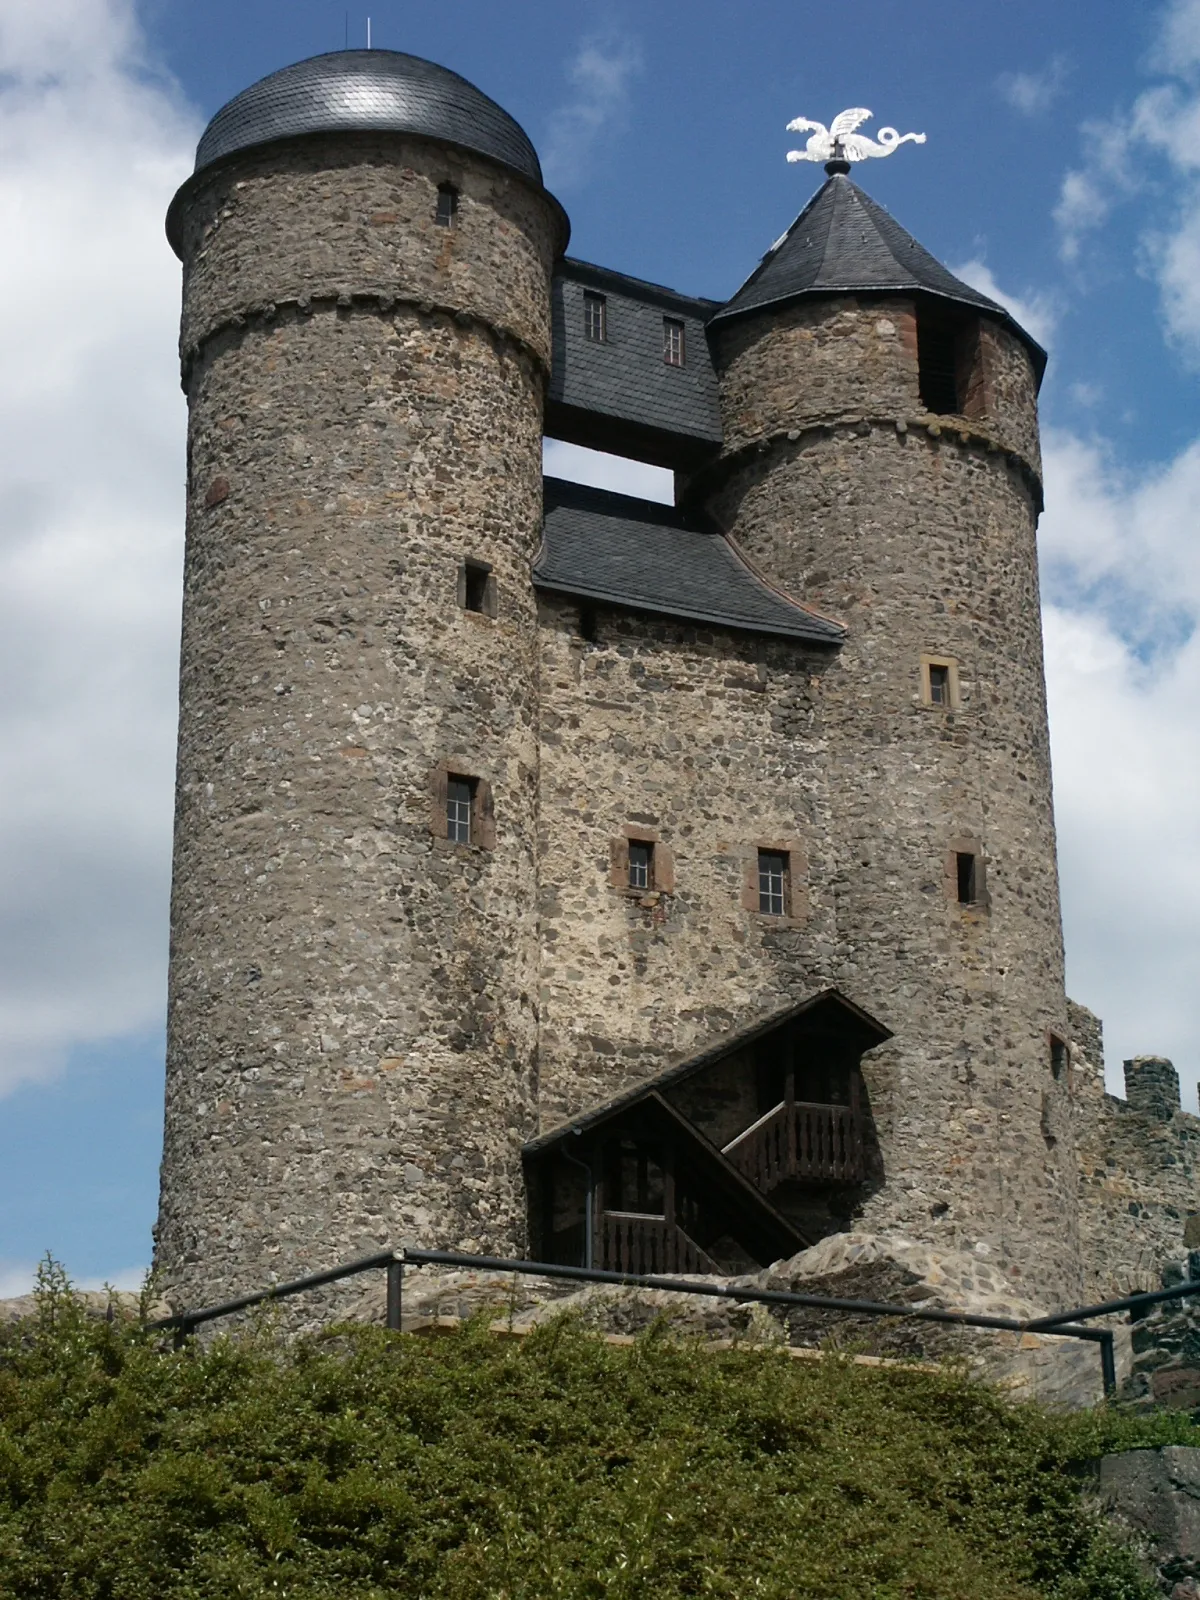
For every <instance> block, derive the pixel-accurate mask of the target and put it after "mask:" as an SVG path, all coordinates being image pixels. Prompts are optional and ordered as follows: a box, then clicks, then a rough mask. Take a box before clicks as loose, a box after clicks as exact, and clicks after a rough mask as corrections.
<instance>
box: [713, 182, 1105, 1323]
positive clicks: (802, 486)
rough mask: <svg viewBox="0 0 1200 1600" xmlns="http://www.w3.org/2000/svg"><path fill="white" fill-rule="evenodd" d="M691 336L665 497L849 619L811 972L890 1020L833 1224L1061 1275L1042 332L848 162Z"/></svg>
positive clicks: (831, 685) (1066, 1140)
mask: <svg viewBox="0 0 1200 1600" xmlns="http://www.w3.org/2000/svg"><path fill="white" fill-rule="evenodd" d="M709 339H710V344H711V347H712V350H713V355H714V359H715V362H716V366H717V370H718V374H719V379H720V386H721V408H722V416H723V424H724V436H725V442H724V448H723V451H722V453H721V456H720V459H719V461H718V462H717V463H716V464H715V466H713V467H711V468H709V469H707V470H706V471H705V473H704V474H702V475H701V477H700V478H698V479H696V480H695V481H694V482H693V483H692V485H691V486H690V493H691V495H692V497H693V498H696V499H702V500H703V501H704V502H705V503H706V505H707V508H708V509H709V511H710V512H711V513H712V514H714V515H715V516H716V518H717V520H718V521H719V522H720V524H721V525H722V526H723V527H724V528H725V529H727V530H728V531H729V532H730V533H731V534H732V536H733V537H734V538H735V539H736V541H737V542H738V543H739V544H740V546H741V547H742V549H743V550H745V551H746V552H747V553H748V554H749V555H750V556H751V557H752V558H753V559H754V560H755V561H756V562H757V563H758V564H759V565H760V566H761V567H762V568H764V569H765V570H766V572H767V573H768V574H769V575H771V576H772V577H773V578H775V579H776V580H777V581H779V582H780V583H782V584H783V585H784V586H785V587H786V588H787V589H789V590H790V591H791V592H792V593H794V594H796V595H798V596H800V597H802V598H803V599H804V600H805V601H808V602H810V603H812V604H814V605H815V606H817V607H818V608H820V609H822V610H826V611H827V612H828V613H829V614H831V615H832V616H834V617H836V618H838V620H839V621H841V622H843V623H845V624H846V625H847V627H848V630H849V635H848V640H847V643H846V645H845V647H844V648H843V649H842V650H841V651H840V652H839V653H838V654H837V656H836V657H835V658H833V659H832V660H831V662H830V665H829V667H828V669H827V670H826V671H825V673H824V674H823V677H822V680H821V685H820V702H821V716H822V718H823V728H824V737H825V741H826V744H825V748H826V751H827V770H826V778H827V782H828V785H829V794H830V804H831V811H832V816H833V819H834V820H833V827H834V834H835V838H834V844H835V850H836V855H837V872H836V880H835V883H834V886H833V889H834V894H833V898H834V904H835V909H836V921H837V931H836V943H837V949H838V951H839V959H838V969H837V972H836V976H835V981H836V982H837V983H838V984H839V985H840V986H841V987H842V988H843V989H844V991H845V992H846V993H847V994H848V995H850V996H851V997H852V998H853V999H854V1000H856V1001H857V1002H859V1003H860V1004H862V1005H863V1006H865V1007H866V1008H867V1009H868V1010H869V1011H870V1012H871V1013H872V1014H873V1015H875V1016H877V1017H879V1018H880V1020H881V1021H882V1022H884V1023H885V1024H886V1025H887V1026H888V1027H889V1028H891V1029H892V1030H893V1033H894V1035H895V1038H894V1040H893V1041H892V1043H890V1044H889V1045H887V1046H884V1047H883V1048H882V1049H880V1050H879V1051H877V1052H875V1053H874V1054H873V1055H872V1056H871V1057H869V1058H868V1060H867V1062H866V1063H864V1065H865V1068H866V1072H867V1086H868V1090H869V1094H870V1102H871V1114H872V1116H873V1119H874V1123H875V1127H876V1130H877V1133H878V1143H879V1149H880V1152H881V1157H882V1162H883V1171H882V1172H881V1173H880V1174H878V1186H877V1188H876V1192H875V1194H874V1197H873V1198H872V1199H871V1200H869V1201H868V1202H867V1205H866V1208H865V1212H864V1214H863V1215H862V1217H861V1219H860V1221H859V1222H858V1223H857V1224H856V1225H857V1226H863V1227H867V1228H870V1229H871V1230H873V1231H877V1232H884V1231H899V1232H903V1233H907V1234H909V1235H910V1236H915V1237H918V1238H922V1239H927V1240H929V1241H931V1242H941V1243H943V1244H945V1245H946V1247H948V1248H959V1249H962V1248H975V1249H978V1250H979V1252H980V1253H981V1254H983V1255H985V1256H986V1255H991V1256H992V1257H993V1258H994V1259H999V1260H1002V1261H1003V1262H1004V1263H1005V1267H1006V1270H1008V1271H1009V1272H1010V1273H1011V1274H1012V1276H1013V1277H1014V1279H1018V1280H1019V1281H1026V1282H1028V1287H1029V1288H1030V1290H1031V1291H1036V1292H1038V1293H1042V1294H1043V1295H1044V1296H1045V1297H1046V1298H1047V1299H1048V1300H1049V1301H1050V1302H1051V1303H1053V1302H1055V1301H1058V1300H1060V1299H1061V1298H1062V1297H1063V1296H1066V1297H1067V1298H1069V1297H1070V1295H1071V1294H1072V1293H1074V1292H1075V1291H1076V1289H1077V1288H1078V1277H1079V1256H1078V1240H1077V1225H1076V1198H1075V1182H1076V1180H1075V1172H1074V1160H1073V1154H1074V1153H1073V1148H1072V1139H1071V1130H1070V1124H1069V1118H1068V1115H1067V1099H1066V1096H1067V1083H1066V1081H1065V1079H1066V1075H1067V1070H1068V1060H1069V1050H1068V1048H1067V1034H1066V1029H1067V1018H1066V1010H1067V1007H1066V996H1065V993H1064V988H1063V961H1062V936H1061V921H1060V913H1059V899H1058V879H1057V865H1056V859H1055V840H1054V821H1053V812H1052V803H1051V786H1050V758H1049V740H1048V732H1047V723H1046V702H1045V691H1044V684H1043V673H1042V646H1041V623H1040V612H1039V603H1038V576H1037V558H1036V549H1035V529H1036V524H1037V517H1038V512H1039V510H1040V507H1041V481H1040V460H1039V453H1038V425H1037V390H1038V383H1039V380H1040V377H1041V373H1042V369H1043V366H1044V362H1045V357H1044V354H1043V352H1042V351H1041V350H1040V349H1039V347H1038V346H1037V345H1036V344H1035V343H1034V342H1033V341H1032V340H1031V339H1030V338H1029V336H1028V335H1027V334H1025V333H1024V332H1023V330H1022V329H1020V328H1019V327H1018V326H1017V325H1016V324H1015V323H1014V322H1013V320H1012V318H1011V317H1010V316H1009V315H1008V314H1007V313H1006V312H1005V311H1004V310H1003V309H1002V308H1001V307H1000V306H998V305H996V304H994V303H993V302H992V301H990V300H988V299H987V298H986V297H984V296H982V295H980V294H978V293H977V292H976V291H974V290H973V289H971V288H969V287H968V286H967V285H966V284H964V283H961V282H959V281H958V280H957V279H956V278H954V277H953V276H952V275H951V274H950V273H949V272H947V271H946V269H945V268H944V267H943V266H941V265H940V263H938V262H937V261H936V260H935V259H934V258H933V257H932V256H930V255H929V254H928V252H926V251H925V250H923V249H922V248H921V246H920V245H919V244H917V242H916V240H914V239H913V238H911V236H910V235H908V234H907V233H906V232H905V231H904V230H903V229H902V228H900V227H899V226H898V224H897V223H895V222H894V221H893V219H892V218H891V217H890V216H889V215H888V214H887V213H886V212H885V211H883V210H882V208H880V207H879V206H877V205H876V204H875V203H874V202H873V201H871V200H870V199H869V198H868V197H867V196H866V195H865V194H863V193H862V191H861V190H860V189H858V188H857V187H856V186H855V185H854V184H853V183H852V182H851V181H850V179H849V178H848V177H847V176H846V174H845V170H834V171H832V172H831V176H830V178H829V181H828V182H827V183H826V184H825V186H824V187H823V188H822V190H821V191H820V192H819V193H818V195H817V196H816V197H815V198H814V200H813V201H812V203H811V204H810V205H809V206H808V207H807V208H806V209H805V211H804V212H802V213H801V215H800V217H799V218H798V219H797V221H796V222H795V224H794V225H793V226H792V228H791V229H790V230H789V231H788V233H787V234H786V235H785V236H784V238H783V239H782V240H781V241H780V242H779V244H778V245H777V246H775V247H774V249H773V250H772V251H771V252H770V254H769V255H768V256H767V257H766V258H765V259H764V261H763V263H762V264H761V265H760V267H759V268H758V270H757V271H756V272H755V273H754V275H753V276H752V277H751V278H750V279H749V280H748V282H747V283H746V284H745V285H744V286H743V287H742V289H741V290H740V291H739V292H738V294H737V295H735V296H734V298H733V299H732V300H731V301H730V302H729V303H728V304H727V305H725V306H724V307H723V308H722V309H721V310H720V311H719V312H718V313H717V314H716V316H715V317H714V318H713V319H712V321H711V322H710V323H709ZM1022 1274H1023V1277H1020V1275H1022ZM1030 1279H1032V1280H1034V1281H1029V1280H1030Z"/></svg>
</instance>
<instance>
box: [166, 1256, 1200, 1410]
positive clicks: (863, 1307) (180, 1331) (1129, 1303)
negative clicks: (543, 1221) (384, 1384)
mask: <svg viewBox="0 0 1200 1600" xmlns="http://www.w3.org/2000/svg"><path fill="white" fill-rule="evenodd" d="M406 1266H409V1267H426V1266H431V1267H466V1268H469V1269H471V1270H473V1271H476V1272H511V1273H513V1274H519V1275H521V1276H523V1277H532V1278H562V1279H566V1280H568V1281H574V1282H579V1283H612V1284H617V1285H621V1286H624V1287H626V1288H638V1289H664V1290H667V1291H669V1292H671V1293H673V1294H697V1295H706V1296H708V1297H709V1298H711V1299H715V1300H736V1301H740V1302H741V1303H742V1304H746V1303H747V1302H752V1303H755V1304H758V1305H767V1306H800V1307H804V1308H805V1309H807V1310H819V1311H840V1312H846V1313H849V1314H853V1315H856V1316H866V1317H893V1318H895V1319H896V1320H897V1321H905V1322H939V1323H943V1324H950V1325H952V1326H956V1327H962V1328H991V1329H995V1330H996V1331H999V1332H1003V1333H1045V1334H1050V1335H1051V1336H1057V1337H1060V1338H1064V1339H1081V1340H1084V1341H1086V1342H1087V1343H1089V1344H1095V1345H1098V1346H1099V1350H1100V1371H1101V1376H1102V1378H1103V1383H1104V1393H1105V1394H1106V1395H1113V1394H1115V1393H1116V1389H1117V1372H1116V1360H1115V1356H1114V1350H1113V1334H1112V1329H1111V1328H1083V1327H1080V1326H1079V1324H1080V1323H1081V1322H1083V1321H1085V1320H1089V1319H1091V1318H1093V1317H1104V1316H1114V1315H1116V1314H1118V1313H1120V1312H1122V1311H1145V1310H1149V1308H1150V1307H1151V1306H1155V1305H1159V1304H1160V1303H1162V1302H1163V1301H1168V1300H1182V1299H1184V1298H1185V1297H1186V1296H1189V1295H1193V1294H1200V1279H1196V1280H1193V1281H1191V1282H1189V1283H1180V1284H1176V1285H1175V1286H1174V1288H1171V1289H1157V1290H1153V1291H1150V1292H1147V1293H1139V1294H1132V1295H1126V1296H1125V1297H1124V1298H1123V1299H1121V1300H1106V1301H1104V1302H1102V1303H1101V1304H1099V1305H1094V1306H1081V1307H1079V1308H1078V1309H1077V1310H1075V1311H1056V1312H1054V1313H1052V1314H1051V1315H1049V1316H1045V1317H1035V1318H1033V1319H1031V1320H1030V1321H1028V1322H1022V1321H1020V1320H1018V1319H1017V1318H1016V1317H987V1316H976V1315H975V1314H974V1313H973V1312H970V1311H942V1310H938V1309H935V1308H934V1307H931V1306H927V1307H920V1308H915V1307H913V1306H907V1305H899V1306H897V1305H888V1304H886V1303H884V1302H882V1301H878V1300H841V1299H837V1298H833V1297H830V1296H829V1295H820V1294H797V1293H794V1292H793V1291H791V1290H783V1289H751V1288H731V1287H727V1286H725V1285H723V1284H716V1283H696V1282H693V1281H689V1280H688V1279H681V1278H672V1277H661V1276H656V1275H650V1274H645V1273H627V1272H605V1271H603V1270H601V1269H600V1268H598V1267H569V1266H562V1265H560V1264H559V1263H558V1262H552V1261H514V1260H510V1259H509V1258H508V1257H505V1256H475V1255H465V1254H464V1253H463V1252H462V1251H459V1250H408V1249H400V1250H381V1251H380V1252H379V1253H378V1254H377V1255H372V1256H362V1257H361V1258H360V1259H359V1260H357V1261H348V1262H346V1263H345V1264H344V1265H342V1266H340V1267H330V1268H328V1269H327V1270H326V1271H324V1272H312V1273H309V1274H308V1276H307V1277H304V1278H295V1279H293V1280H292V1281H291V1282H289V1283H276V1284H272V1285H271V1286H270V1287H269V1288H267V1289H259V1290H256V1291H255V1292H254V1293H252V1294H243V1295H238V1296H237V1298H236V1299H233V1300H225V1301H223V1302H222V1303H221V1304H220V1305H215V1306H205V1307H203V1308H202V1309H201V1310H197V1311H179V1312H176V1313H175V1315H173V1316H170V1317H161V1318H159V1319H157V1320H156V1321H154V1322H151V1323H150V1324H149V1326H150V1327H152V1328H172V1329H174V1332H175V1343H176V1346H177V1347H178V1346H180V1345H182V1344H183V1343H185V1341H186V1340H187V1339H188V1338H189V1337H190V1336H191V1335H192V1334H193V1333H195V1331H196V1329H197V1328H199V1327H202V1326H203V1325H204V1324H205V1323H206V1322H215V1321H217V1320H218V1319H219V1318H221V1317H229V1316H233V1315H235V1314H236V1313H237V1312H239V1311H249V1310H250V1309H251V1308H252V1307H254V1306H259V1305H265V1304H267V1303H268V1302H270V1301H273V1300H282V1299H285V1298H286V1297H288V1296H291V1295H296V1294H302V1293H304V1292H305V1291H306V1290H308V1289H319V1288H321V1287H322V1286H323V1285H325V1284H329V1283H337V1282H339V1281H340V1280H341V1279H343V1278H352V1277H356V1276H357V1275H358V1274H359V1273H360V1272H372V1271H384V1272H386V1273H387V1317H386V1325H387V1327H388V1328H390V1329H392V1330H393V1331H395V1332H399V1331H400V1319H401V1311H402V1308H403V1299H404V1269H405V1267H406Z"/></svg>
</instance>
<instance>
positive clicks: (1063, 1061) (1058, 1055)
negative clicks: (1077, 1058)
mask: <svg viewBox="0 0 1200 1600" xmlns="http://www.w3.org/2000/svg"><path fill="white" fill-rule="evenodd" d="M1068 1059H1069V1056H1068V1051H1067V1041H1066V1040H1065V1039H1060V1038H1059V1037H1058V1035H1057V1034H1056V1033H1052V1034H1051V1035H1050V1075H1051V1076H1052V1077H1053V1079H1054V1081H1055V1082H1056V1083H1061V1081H1062V1080H1063V1078H1065V1077H1066V1074H1067V1062H1068Z"/></svg>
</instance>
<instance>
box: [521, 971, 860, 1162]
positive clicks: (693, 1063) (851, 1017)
mask: <svg viewBox="0 0 1200 1600" xmlns="http://www.w3.org/2000/svg"><path fill="white" fill-rule="evenodd" d="M800 1021H803V1022H805V1023H807V1024H809V1025H810V1026H811V1027H812V1028H813V1030H814V1031H817V1030H824V1029H826V1028H830V1027H834V1028H836V1029H837V1030H838V1031H840V1032H842V1033H843V1034H844V1035H845V1037H846V1038H847V1040H848V1042H849V1043H850V1044H851V1045H852V1046H853V1047H854V1049H855V1050H857V1051H858V1052H859V1053H860V1054H861V1053H864V1052H865V1051H867V1050H872V1049H874V1048H875V1046H876V1045H879V1044H883V1043H885V1042H886V1041H887V1040H888V1039H890V1038H891V1037H892V1034H891V1030H890V1029H889V1028H885V1027H884V1025H883V1023H882V1022H877V1021H876V1020H875V1018H874V1017H873V1016H871V1014H870V1013H869V1012H867V1011H864V1010H863V1009H862V1007H861V1006H856V1005H855V1003H854V1001H853V1000H848V999H847V998H846V996H845V995H844V994H842V993H841V991H840V990H839V989H822V990H820V991H819V992H818V993H817V994H814V995H810V996H809V998H808V999H807V1000H801V1001H800V1002H799V1004H798V1005H791V1006H785V1007H784V1008H783V1009H782V1010H781V1011H775V1012H772V1013H771V1015H770V1016H769V1017H766V1018H764V1019H763V1020H762V1021H760V1022H755V1023H751V1024H750V1026H749V1027H746V1028H742V1029H739V1031H738V1032H736V1033H731V1034H726V1036H725V1037H724V1038H723V1039H721V1040H720V1041H719V1042H718V1043H717V1044H715V1045H710V1046H709V1047H708V1048H707V1049H706V1050H702V1051H701V1052H700V1053H699V1054H698V1055H693V1056H688V1057H687V1059H686V1060H684V1061H680V1062H677V1063H676V1064H675V1065H674V1066H671V1067H667V1068H665V1069H664V1070H663V1071H662V1072H659V1073H656V1074H655V1075H654V1077H652V1078H647V1079H646V1080H645V1082H644V1083H639V1084H636V1085H635V1086H634V1087H633V1088H632V1089H627V1090H626V1091H625V1092H624V1093H623V1094H619V1095H615V1096H614V1097H613V1099H611V1100H607V1101H605V1103H604V1104H603V1105H600V1106H596V1107H594V1108H593V1110H591V1111H586V1112H584V1113H583V1115H582V1116H578V1117H572V1118H571V1119H570V1120H569V1121H567V1122H564V1123H560V1124H559V1126H558V1127H557V1128H551V1129H550V1131H549V1132H548V1133H543V1134H540V1135H539V1136H538V1137H537V1138H536V1139H531V1140H530V1141H529V1142H528V1144H526V1145H525V1146H524V1153H525V1154H526V1155H536V1154H537V1153H538V1152H539V1151H542V1150H548V1149H549V1148H550V1147H551V1146H552V1145H555V1144H558V1143H559V1142H560V1141H561V1140H563V1139H565V1138H566V1137H567V1136H568V1135H573V1134H582V1133H586V1132H587V1131H588V1130H589V1129H591V1128H593V1127H598V1126H599V1125H600V1124H601V1123H604V1122H608V1121H609V1120H610V1119H611V1118H612V1117H614V1116H616V1115H618V1114H619V1113H620V1112H623V1111H625V1110H628V1109H629V1108H630V1107H632V1106H634V1105H637V1104H638V1103H639V1102H640V1101H643V1100H647V1099H649V1098H650V1097H651V1096H654V1097H656V1098H659V1099H661V1091H662V1090H664V1089H670V1088H673V1087H674V1086H675V1085H676V1084H677V1083H681V1082H682V1081H683V1080H684V1079H685V1078H690V1077H691V1076H692V1075H693V1074H694V1073H697V1072H700V1071H701V1070H702V1069H703V1068H704V1067H708V1066H711V1065H712V1064H713V1062H715V1061H720V1060H722V1059H723V1057H725V1056H731V1055H734V1054H735V1053H736V1052H737V1051H739V1050H744V1049H745V1048H746V1046H747V1045H751V1044H754V1043H755V1041H756V1040H758V1039H761V1038H763V1037H764V1036H765V1035H766V1034H768V1033H774V1032H775V1030H776V1029H777V1028H783V1027H786V1026H788V1025H789V1024H790V1023H793V1022H800ZM688 1126H689V1127H690V1126H691V1124H690V1123H689V1124H688ZM698 1137H702V1136H701V1135H699V1134H698ZM713 1148H714V1149H715V1148H716V1147H715V1146H713Z"/></svg>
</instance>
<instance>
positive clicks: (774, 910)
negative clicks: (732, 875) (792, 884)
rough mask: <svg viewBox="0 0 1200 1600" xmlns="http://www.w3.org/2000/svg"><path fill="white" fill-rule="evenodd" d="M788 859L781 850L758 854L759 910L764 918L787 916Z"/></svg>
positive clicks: (764, 851) (765, 851) (763, 851)
mask: <svg viewBox="0 0 1200 1600" xmlns="http://www.w3.org/2000/svg"><path fill="white" fill-rule="evenodd" d="M787 878H788V858H787V856H786V855H785V854H784V853H783V852H782V851H780V850H760V851H759V852H758V909H759V911H760V912H762V914H763V915H764V916H768V917H784V916H786V915H787Z"/></svg>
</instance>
